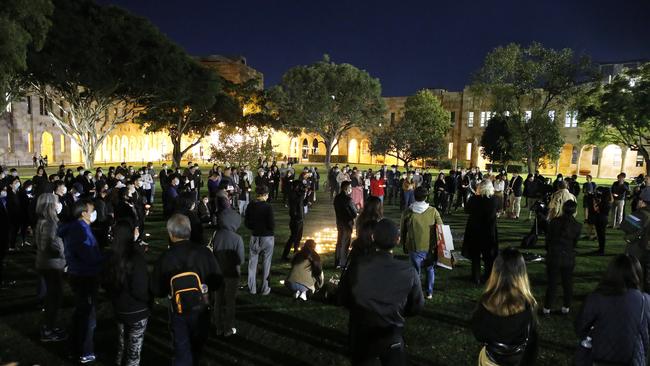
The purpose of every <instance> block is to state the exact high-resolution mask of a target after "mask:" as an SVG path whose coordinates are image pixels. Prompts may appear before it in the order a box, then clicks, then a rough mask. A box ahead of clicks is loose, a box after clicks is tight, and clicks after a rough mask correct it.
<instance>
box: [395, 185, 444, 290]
mask: <svg viewBox="0 0 650 366" xmlns="http://www.w3.org/2000/svg"><path fill="white" fill-rule="evenodd" d="M427 193H428V191H427V189H426V188H424V187H418V188H416V189H415V202H414V203H413V204H412V205H411V207H409V208H407V209H406V210H405V211H404V213H402V219H401V225H400V228H401V229H400V232H401V236H400V239H401V240H400V245H401V246H402V248H404V253H405V254H408V255H409V258H410V259H411V264H412V265H413V268H415V271H416V272H417V273H418V275H420V273H422V269H423V268H422V267H426V268H424V269H425V270H426V274H427V284H426V297H427V299H431V298H433V282H434V279H435V272H434V268H433V267H434V266H435V257H436V243H437V239H436V225H442V218H441V217H440V213H438V210H436V208H435V207H431V206H429V204H428V203H427V202H426V198H427ZM425 262H426V264H425Z"/></svg>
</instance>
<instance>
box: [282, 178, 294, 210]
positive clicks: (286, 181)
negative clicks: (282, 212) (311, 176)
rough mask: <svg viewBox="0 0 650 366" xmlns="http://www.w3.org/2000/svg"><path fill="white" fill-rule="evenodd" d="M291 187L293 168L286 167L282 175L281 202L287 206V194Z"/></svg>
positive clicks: (289, 192)
mask: <svg viewBox="0 0 650 366" xmlns="http://www.w3.org/2000/svg"><path fill="white" fill-rule="evenodd" d="M292 189H293V170H289V169H286V172H285V173H284V176H283V177H282V204H283V205H285V207H287V201H288V200H289V195H290V194H291V190H292Z"/></svg>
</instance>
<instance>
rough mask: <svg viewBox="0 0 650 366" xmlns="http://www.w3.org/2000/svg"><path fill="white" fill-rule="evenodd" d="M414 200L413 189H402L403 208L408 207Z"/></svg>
mask: <svg viewBox="0 0 650 366" xmlns="http://www.w3.org/2000/svg"><path fill="white" fill-rule="evenodd" d="M413 202H415V194H414V193H413V190H408V191H404V208H409V207H410V206H411V204H412V203H413Z"/></svg>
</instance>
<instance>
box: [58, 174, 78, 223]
mask: <svg viewBox="0 0 650 366" xmlns="http://www.w3.org/2000/svg"><path fill="white" fill-rule="evenodd" d="M54 194H55V195H56V197H57V198H58V199H59V203H61V210H60V211H59V212H57V215H58V216H59V221H61V222H69V221H72V220H73V219H72V214H71V212H72V206H73V204H74V201H73V200H72V197H70V195H69V194H68V188H67V187H66V186H65V182H63V181H62V180H58V181H56V182H55V183H54Z"/></svg>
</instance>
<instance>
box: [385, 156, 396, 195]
mask: <svg viewBox="0 0 650 366" xmlns="http://www.w3.org/2000/svg"><path fill="white" fill-rule="evenodd" d="M384 179H385V180H386V196H385V198H386V199H387V203H388V204H389V205H392V204H393V200H394V197H395V193H396V191H397V179H398V178H397V166H395V165H391V166H390V170H387V171H386V174H385V176H384Z"/></svg>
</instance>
